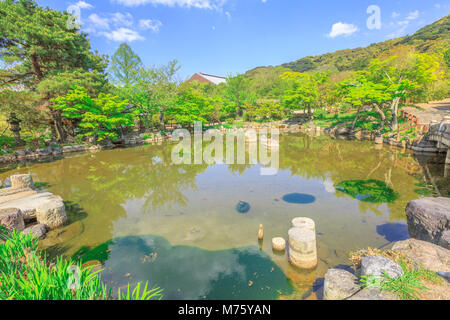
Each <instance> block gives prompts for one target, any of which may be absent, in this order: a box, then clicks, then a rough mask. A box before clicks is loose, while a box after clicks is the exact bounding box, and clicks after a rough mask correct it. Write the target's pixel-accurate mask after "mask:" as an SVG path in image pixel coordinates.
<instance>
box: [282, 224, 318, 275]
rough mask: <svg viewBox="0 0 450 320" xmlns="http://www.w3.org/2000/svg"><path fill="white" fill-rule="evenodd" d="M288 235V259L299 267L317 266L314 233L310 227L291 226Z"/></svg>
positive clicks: (309, 267) (310, 267)
mask: <svg viewBox="0 0 450 320" xmlns="http://www.w3.org/2000/svg"><path fill="white" fill-rule="evenodd" d="M288 235H289V261H290V263H291V264H292V265H294V266H296V267H297V268H301V269H312V268H314V267H316V266H317V246H316V233H315V232H314V231H312V230H310V229H306V228H298V227H293V228H291V229H290V230H289V232H288Z"/></svg>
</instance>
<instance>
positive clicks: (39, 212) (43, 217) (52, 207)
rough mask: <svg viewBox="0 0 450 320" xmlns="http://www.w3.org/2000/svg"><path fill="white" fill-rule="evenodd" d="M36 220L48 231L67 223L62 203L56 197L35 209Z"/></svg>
mask: <svg viewBox="0 0 450 320" xmlns="http://www.w3.org/2000/svg"><path fill="white" fill-rule="evenodd" d="M36 219H37V221H38V222H39V223H40V224H43V225H45V226H46V227H47V228H49V229H55V228H58V227H60V226H62V225H64V224H65V223H66V222H67V216H66V209H65V206H64V202H63V201H62V199H61V198H60V197H58V196H54V198H53V199H52V200H51V201H48V202H45V203H43V204H41V205H40V206H38V207H37V208H36Z"/></svg>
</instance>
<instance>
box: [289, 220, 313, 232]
mask: <svg viewBox="0 0 450 320" xmlns="http://www.w3.org/2000/svg"><path fill="white" fill-rule="evenodd" d="M292 226H294V227H297V228H305V229H309V230H311V231H312V232H314V233H316V224H315V223H314V220H313V219H310V218H305V217H298V218H294V219H292Z"/></svg>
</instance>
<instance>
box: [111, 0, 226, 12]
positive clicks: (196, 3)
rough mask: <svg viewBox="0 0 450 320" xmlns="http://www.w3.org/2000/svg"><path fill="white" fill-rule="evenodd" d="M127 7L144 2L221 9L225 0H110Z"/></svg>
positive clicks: (144, 3)
mask: <svg viewBox="0 0 450 320" xmlns="http://www.w3.org/2000/svg"><path fill="white" fill-rule="evenodd" d="M112 1H114V2H117V3H119V4H122V5H124V6H127V7H137V6H141V5H146V4H153V5H165V6H169V7H175V6H178V7H186V8H191V7H193V8H198V9H210V10H212V9H216V10H218V9H221V8H222V7H223V5H224V4H225V2H226V1H227V0H112Z"/></svg>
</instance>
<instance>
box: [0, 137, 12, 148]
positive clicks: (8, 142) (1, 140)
mask: <svg viewBox="0 0 450 320" xmlns="http://www.w3.org/2000/svg"><path fill="white" fill-rule="evenodd" d="M4 148H8V149H13V148H15V144H14V138H12V137H8V136H0V150H2V149H4Z"/></svg>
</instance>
